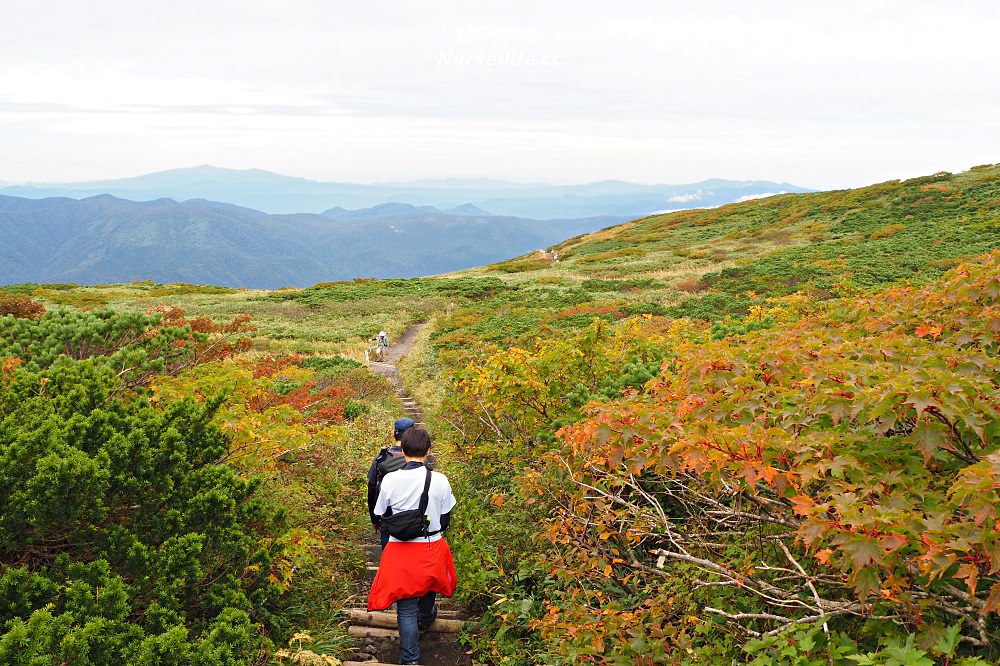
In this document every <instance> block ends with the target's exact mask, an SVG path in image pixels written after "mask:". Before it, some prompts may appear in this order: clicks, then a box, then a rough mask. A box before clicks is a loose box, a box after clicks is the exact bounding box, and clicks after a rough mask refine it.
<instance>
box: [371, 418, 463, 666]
mask: <svg viewBox="0 0 1000 666" xmlns="http://www.w3.org/2000/svg"><path fill="white" fill-rule="evenodd" d="M401 445H402V449H403V456H404V457H405V458H406V465H404V466H403V468H402V469H401V470H399V471H397V472H394V473H392V474H389V475H388V476H386V477H385V478H384V479H383V480H382V488H381V490H380V491H379V494H378V498H377V501H376V502H375V511H374V513H375V515H377V516H381V517H382V519H383V521H382V522H383V523H387V522H392V523H393V524H391V525H389V526H388V528H389V529H390V531H391V532H392V534H393V536H392V537H391V538H390V539H389V543H388V544H387V545H386V547H385V549H384V550H383V552H382V561H381V562H380V564H379V568H378V572H377V573H376V574H375V581H374V582H373V583H372V589H371V591H370V592H369V593H368V610H369V611H374V610H385V609H386V608H389V606H391V605H392V604H393V602H395V604H396V622H397V626H398V628H399V654H400V661H399V663H401V664H417V663H419V662H420V644H419V639H420V634H422V633H423V632H425V631H426V630H427V629H429V628H430V626H431V624H432V623H433V622H434V618H435V617H437V606H435V605H434V600H435V598H436V596H437V594H438V593H440V594H443V595H444V596H446V597H450V596H451V595H452V594H454V592H455V586H456V584H457V577H456V575H455V562H454V561H453V560H452V557H451V549H450V548H449V547H448V542H447V541H445V540H444V538H443V536H442V534H441V533H442V532H443V531H444V530H445V529H447V527H448V524H449V523H450V522H451V510H452V509H453V508H454V507H455V495H454V494H453V493H452V490H451V484H450V483H449V482H448V477H446V476H445V475H444V474H441V473H440V472H432V471H431V470H430V469H428V467H427V466H426V464H425V463H426V462H427V455H428V453H429V452H430V449H431V437H430V435H428V434H427V431H426V430H423V429H421V428H410V429H409V430H407V431H406V432H405V433H404V434H403V438H402V442H401ZM404 516H407V517H410V518H414V519H415V520H416V522H417V524H418V527H416V528H415V529H416V536H407V535H406V532H405V530H411V528H412V526H411V525H406V524H402V522H401V521H403V519H404ZM393 518H396V519H397V520H396V521H393ZM411 533H412V530H411ZM397 534H398V535H400V536H401V537H403V538H397V536H396V535H397Z"/></svg>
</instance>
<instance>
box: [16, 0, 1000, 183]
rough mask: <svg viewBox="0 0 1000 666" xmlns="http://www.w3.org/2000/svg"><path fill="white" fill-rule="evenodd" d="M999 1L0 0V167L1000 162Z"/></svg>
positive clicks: (888, 172) (84, 172) (904, 166)
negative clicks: (475, 0) (476, 0)
mask: <svg viewBox="0 0 1000 666" xmlns="http://www.w3.org/2000/svg"><path fill="white" fill-rule="evenodd" d="M998 36H1000V2H996V1H995V0H983V1H980V2H976V1H971V0H964V1H963V0H949V1H948V2H944V1H943V0H942V1H940V2H930V1H925V0H907V1H899V2H896V1H884V2H882V1H877V0H863V1H858V0H840V1H839V2H825V1H824V2H820V1H812V0H796V1H788V2H785V1H780V0H775V1H757V0H727V1H725V2H722V1H712V0H690V1H675V0H658V1H655V2H637V1H634V0H633V1H631V2H627V3H611V2H589V1H581V0H573V1H572V2H570V1H565V0H554V1H551V2H546V1H545V0H530V1H522V0H504V1H503V2H468V1H467V0H466V1H463V2H435V1H429V0H421V1H420V2H400V1H396V2H373V1H371V0H364V1H361V0H351V1H349V2H348V1H346V0H274V1H263V0H238V1H230V0H197V1H191V0H170V2H155V3H154V2H149V1H148V0H93V1H92V2H86V3H85V2H80V1H79V0H5V2H4V3H3V6H2V7H0V181H7V182H26V181H34V182H65V181H73V180H95V179H105V178H119V177H127V176H134V175H139V174H143V173H149V172H152V171H158V170H162V169H170V168H176V167H187V166H195V165H199V164H212V165H215V166H220V167H228V168H237V169H244V168H261V169H266V170H269V171H275V172H278V173H283V174H287V175H292V176H301V177H305V178H311V179H315V180H324V181H355V182H376V181H389V180H397V181H398V180H416V179H423V178H442V177H465V178H471V177H491V178H500V179H505V180H513V181H519V182H554V183H576V182H589V181H595V180H604V179H620V180H631V181H636V182H642V183H689V182H694V181H698V180H702V179H705V178H711V177H719V178H735V179H767V180H775V181H787V182H791V183H794V184H797V185H801V186H805V187H815V188H823V189H826V188H837V187H852V186H858V185H865V184H869V183H873V182H878V181H881V180H887V179H891V178H907V177H912V176H916V175H923V174H929V173H933V172H936V171H940V170H947V171H961V170H964V169H967V168H969V167H971V166H975V165H977V164H984V163H995V162H1000V37H998Z"/></svg>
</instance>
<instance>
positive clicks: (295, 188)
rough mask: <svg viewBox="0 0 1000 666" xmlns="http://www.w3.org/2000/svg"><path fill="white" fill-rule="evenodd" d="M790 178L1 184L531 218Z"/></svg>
mask: <svg viewBox="0 0 1000 666" xmlns="http://www.w3.org/2000/svg"><path fill="white" fill-rule="evenodd" d="M807 191H809V190H806V189H804V188H801V187H797V186H795V185H790V184H788V183H772V182H768V181H732V180H719V179H714V180H706V181H703V182H700V183H693V184H689V185H638V184H635V183H628V182H624V181H614V180H608V181H601V182H597V183H590V184H585V185H546V184H519V183H508V182H504V181H497V180H490V179H482V178H477V179H459V178H456V179H444V180H422V181H415V182H411V183H376V184H371V185H364V184H358V183H324V182H319V181H314V180H308V179H305V178H293V177H289V176H282V175H279V174H275V173H271V172H268V171H262V170H260V169H248V170H234V169H221V168H217V167H212V166H207V165H204V166H199V167H193V168H187V169H173V170H170V171H161V172H158V173H151V174H147V175H144V176H138V177H135V178H123V179H119V180H108V181H93V182H82V183H64V184H32V185H11V186H7V187H0V194H6V195H10V196H17V197H26V198H32V199H39V198H46V197H70V198H74V199H84V198H88V197H92V196H95V195H98V194H112V195H114V196H116V197H121V198H125V199H130V200H133V201H145V200H154V199H159V198H163V197H169V198H171V199H175V200H177V201H185V200H188V199H207V200H211V201H226V202H229V203H233V204H237V205H240V206H246V207H248V208H253V209H255V210H260V211H265V212H268V213H272V214H276V213H319V212H321V211H326V210H329V209H331V208H337V207H339V208H346V209H358V208H368V207H372V206H377V205H379V204H384V203H389V202H398V203H407V204H411V205H414V206H434V207H435V208H437V209H439V210H450V209H454V208H456V207H459V206H465V205H473V206H476V207H478V208H479V209H481V210H482V211H490V213H493V214H494V215H513V216H518V217H526V218H532V219H552V218H574V217H593V216H595V215H615V216H623V217H630V218H634V217H641V216H644V215H648V214H650V213H653V212H657V211H664V210H680V209H684V208H694V207H709V206H719V205H722V204H726V203H731V202H733V201H738V200H741V199H746V198H750V197H754V196H760V195H764V194H775V193H778V192H807Z"/></svg>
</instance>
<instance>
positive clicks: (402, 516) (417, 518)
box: [382, 469, 440, 541]
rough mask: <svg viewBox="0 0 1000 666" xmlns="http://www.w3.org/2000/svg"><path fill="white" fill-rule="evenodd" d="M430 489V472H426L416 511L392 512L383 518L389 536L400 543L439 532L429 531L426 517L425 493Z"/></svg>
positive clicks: (428, 521)
mask: <svg viewBox="0 0 1000 666" xmlns="http://www.w3.org/2000/svg"><path fill="white" fill-rule="evenodd" d="M430 487H431V470H430V469H428V470H427V476H426V477H425V479H424V491H423V492H422V493H420V505H419V506H418V507H417V508H416V509H410V510H409V511H400V512H398V513H397V512H393V513H391V514H390V515H388V516H383V518H382V524H383V525H385V528H386V529H387V530H388V531H389V535H390V536H393V537H395V538H397V539H399V540H400V541H412V540H413V539H416V538H417V537H424V538H430V537H431V536H432V535H434V534H437V533H438V532H439V531H440V530H434V531H433V532H431V531H430V529H429V528H430V525H431V519H430V518H429V517H428V516H427V502H428V497H427V493H428V491H429V490H430Z"/></svg>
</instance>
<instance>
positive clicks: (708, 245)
mask: <svg viewBox="0 0 1000 666" xmlns="http://www.w3.org/2000/svg"><path fill="white" fill-rule="evenodd" d="M997 247H1000V165H986V166H981V167H976V168H973V169H971V170H969V171H966V172H963V173H960V174H949V173H938V174H935V175H933V176H926V177H923V178H914V179H911V180H907V181H903V182H900V181H889V182H886V183H879V184H877V185H872V186H870V187H863V188H859V189H854V190H839V191H831V192H817V193H808V194H788V195H781V196H774V197H770V198H767V199H760V200H756V201H748V202H745V203H738V204H730V205H728V206H722V207H720V208H715V209H707V210H688V211H680V212H676V213H669V214H665V215H655V216H651V217H645V218H641V219H637V220H633V221H630V222H627V223H625V224H622V225H619V226H617V227H611V228H608V229H604V230H601V231H598V232H595V233H593V234H589V235H584V236H580V237H576V238H572V239H569V240H567V241H565V242H562V243H559V244H557V245H554V246H552V247H550V248H549V250H550V251H551V252H550V253H549V254H548V255H546V256H542V255H538V254H536V255H527V256H523V257H520V258H518V259H515V260H512V261H508V262H503V263H500V264H497V265H494V266H491V267H487V268H486V269H484V270H483V271H476V272H485V273H488V274H495V275H504V274H517V275H519V276H520V277H517V278H515V279H516V280H517V281H520V282H528V281H533V280H537V279H538V278H539V277H543V276H549V277H546V278H545V279H546V280H548V279H555V277H556V276H558V277H560V278H561V279H564V280H574V281H576V283H577V284H580V283H581V282H582V283H583V284H587V283H588V282H589V283H590V284H591V285H597V284H599V283H600V281H604V282H605V283H606V284H607V287H606V289H605V291H612V292H613V291H617V290H616V289H615V288H614V282H608V281H614V280H618V281H619V284H620V285H621V286H622V287H623V289H622V290H621V291H623V292H629V293H628V294H619V296H621V297H622V298H623V299H624V300H626V301H627V300H632V301H635V300H636V299H637V298H639V299H640V300H642V301H645V302H653V303H658V304H660V305H661V306H663V307H664V308H667V309H666V310H664V313H667V312H669V313H670V314H673V315H675V316H694V317H703V318H708V319H719V318H721V317H723V316H725V315H726V314H740V313H745V312H746V310H747V308H748V307H749V306H750V305H752V304H753V303H755V302H759V301H760V300H761V299H762V298H764V297H773V296H781V295H786V294H790V293H794V292H796V291H800V290H806V291H815V292H818V293H820V294H824V293H825V294H827V295H830V294H833V293H843V292H849V291H852V290H855V289H870V288H875V287H879V286H882V285H887V284H889V283H892V282H895V281H897V280H901V279H912V280H918V281H922V280H928V279H932V278H935V277H938V276H940V275H942V274H943V273H944V272H945V271H946V270H948V269H949V268H952V267H953V266H955V265H956V264H958V263H959V262H960V261H962V260H965V259H971V258H974V257H977V256H979V255H980V254H982V253H984V252H986V251H989V250H991V249H994V248H997ZM555 259H558V261H555ZM622 280H625V281H626V282H627V281H631V284H633V286H634V284H635V283H636V281H637V280H638V281H642V288H641V289H631V290H629V289H628V288H627V287H626V283H625V282H621V281H622ZM638 292H641V293H638Z"/></svg>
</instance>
